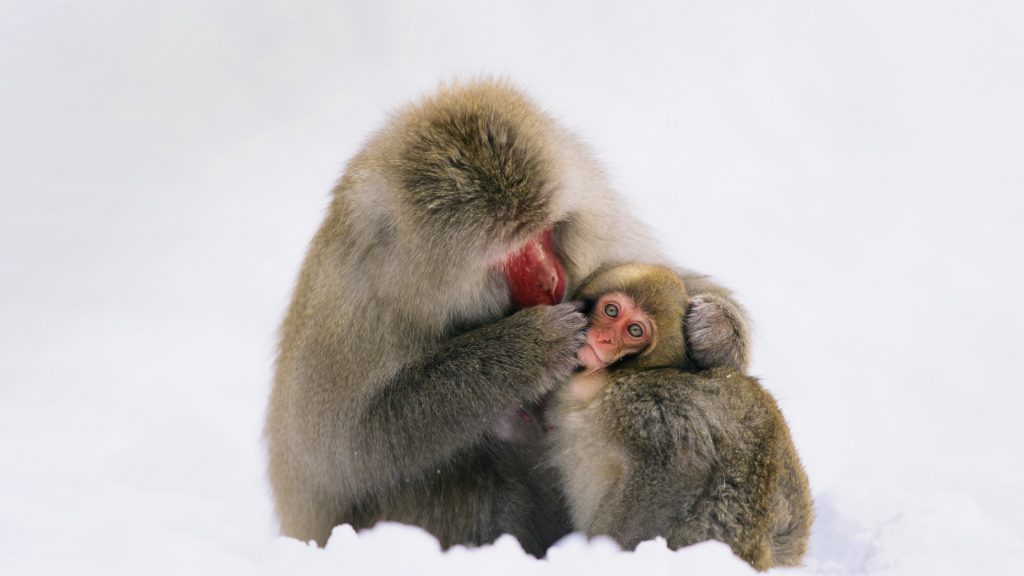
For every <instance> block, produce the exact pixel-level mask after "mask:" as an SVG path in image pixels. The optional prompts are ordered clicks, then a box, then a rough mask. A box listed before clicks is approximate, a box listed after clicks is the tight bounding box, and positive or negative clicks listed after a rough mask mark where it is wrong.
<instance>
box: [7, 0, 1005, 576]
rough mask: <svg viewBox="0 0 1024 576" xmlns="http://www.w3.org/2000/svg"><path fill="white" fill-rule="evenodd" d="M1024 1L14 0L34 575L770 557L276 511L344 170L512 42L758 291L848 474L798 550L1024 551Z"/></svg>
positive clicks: (896, 554)
mask: <svg viewBox="0 0 1024 576" xmlns="http://www.w3.org/2000/svg"><path fill="white" fill-rule="evenodd" d="M1022 29H1024V7H1022V5H1021V4H1020V3H1017V2H1013V1H1012V0H1007V1H995V0H991V1H985V2H967V1H959V2H958V1H950V2H941V3H938V2H929V1H927V0H920V1H910V0H888V1H881V0H879V1H875V0H871V1H862V2H818V1H815V0H793V1H787V2H763V1H759V0H750V1H746V2H710V1H699V2H698V1H686V2H677V3H664V4H659V3H651V2H633V3H629V5H628V7H627V6H626V4H625V3H614V2H562V3H551V2H542V1H531V2H502V3H483V2H480V3H468V2H460V1H457V0H442V1H435V2H430V3H426V2H413V1H408V2H373V3H369V2H365V3H356V2H326V1H320V2H312V1H299V2H262V3H252V2H241V1H225V2H208V1H181V2H175V3H147V2H123V1H122V2H115V1H105V0H97V1H94V2H89V3H73V2H66V1H59V0H51V1H50V2H27V1H23V0H8V1H6V2H3V3H0V78H3V81H2V83H0V274H2V276H0V278H2V280H3V281H2V283H0V326H3V329H2V330H0V462H2V466H0V574H4V575H21V574H68V573H71V574H138V573H146V574H182V573H201V574H202V573H217V574H275V573H277V574H321V573H323V574H326V573H331V574H335V573H339V572H353V573H369V572H373V573H382V574H407V573H413V572H415V573H432V572H440V571H444V572H445V573H447V574H476V573H481V572H485V571H486V572H487V573H494V574H513V573H515V574H522V573H540V574H543V573H550V574H555V573H565V572H570V571H573V572H575V571H583V572H586V573H592V574H605V573H609V574H610V573H622V572H623V571H628V572H630V573H632V572H637V573H652V574H667V573H670V572H671V573H685V572H691V573H715V574H734V573H735V574H742V573H748V572H749V569H748V568H747V567H746V566H745V565H744V564H742V563H741V562H739V561H738V560H736V559H735V558H734V557H733V556H732V555H731V554H730V553H729V551H728V549H727V548H726V547H725V546H724V545H721V544H718V543H714V542H710V543H706V544H702V545H699V546H694V547H692V548H688V549H685V550H681V551H678V552H670V551H668V550H667V549H666V548H665V545H664V542H660V541H654V542H650V543H646V544H644V545H643V546H642V547H641V548H640V549H638V550H637V551H636V552H635V553H632V554H623V553H620V552H618V551H617V549H616V548H615V546H614V544H612V543H610V542H608V541H604V540H596V541H593V542H590V543H587V542H585V541H584V540H583V539H582V538H580V537H578V536H573V537H569V538H567V539H566V540H565V541H563V542H562V543H560V544H559V545H558V546H557V547H556V548H554V549H553V550H552V551H551V553H550V555H549V558H548V559H547V560H544V561H536V560H534V559H532V558H529V557H527V556H525V555H524V554H523V553H522V552H521V551H520V549H519V548H518V545H517V544H516V543H515V542H514V541H512V540H511V539H507V538H506V539H502V540H499V541H498V542H497V543H495V544H494V545H493V546H487V547H483V548H479V549H462V548H458V549H455V550H452V551H450V552H448V553H446V554H442V553H440V552H439V548H438V546H437V544H436V542H434V541H433V539H432V538H430V537H429V536H427V535H425V534H424V533H422V532H421V531H419V530H417V529H415V528H410V527H403V526H397V525H382V526H378V527H377V528H375V529H373V530H370V531H366V532H363V533H360V534H358V535H357V534H355V533H353V532H352V531H351V529H347V528H346V527H339V528H338V529H336V530H335V532H334V534H333V536H332V539H331V540H330V542H329V544H328V546H327V547H326V548H324V549H317V548H315V547H310V546H308V545H306V544H304V543H301V542H297V541H294V540H289V539H285V538H280V537H278V536H277V535H276V529H275V526H274V521H273V515H272V510H271V505H270V498H269V492H268V487H267V483H266V480H265V476H264V468H265V462H264V454H263V447H262V445H261V440H260V432H261V427H262V419H263V410H264V408H265V405H266V398H267V394H268V391H269V383H270V374H271V366H272V361H273V350H274V339H275V330H276V326H277V323H278V322H279V319H280V317H281V315H282V313H283V311H284V308H285V306H286V304H287V301H288V296H289V294H290V290H291V287H292V283H293V282H294V278H295V275H296V272H297V271H298V267H299V264H300V261H301V258H302V255H303V251H304V248H305V245H306V243H307V242H308V241H309V239H310V238H311V236H312V233H313V231H314V230H315V228H316V226H317V224H318V221H319V219H320V218H321V217H322V214H323V210H324V208H325V206H326V201H327V192H328V190H329V188H330V186H331V185H332V183H333V181H334V180H335V179H336V178H337V176H338V175H339V173H340V171H341V169H342V166H343V163H344V161H345V160H346V159H348V158H349V157H351V156H352V155H353V154H354V153H355V151H356V150H358V148H359V146H360V145H361V143H362V142H363V141H364V140H365V138H366V137H367V135H368V134H369V133H370V132H371V131H372V130H373V129H374V128H375V127H376V126H377V125H379V124H380V123H381V122H382V121H383V119H384V118H385V117H386V115H387V113H388V111H389V110H391V109H392V108H393V107H395V106H397V105H400V104H401V103H403V102H406V101H408V100H410V99H412V98H415V97H416V96H417V95H418V94H422V93H424V92H426V91H429V90H430V89H431V88H432V87H434V86H435V85H436V84H437V82H438V81H440V80H444V79H450V78H456V77H467V76H472V75H474V74H479V73H496V74H504V75H507V76H509V77H510V78H512V79H513V80H514V81H515V82H516V83H518V84H519V85H520V86H522V87H523V88H524V89H526V90H527V91H528V92H530V93H531V94H532V95H534V96H535V98H536V99H537V100H538V101H539V102H541V103H542V104H543V105H544V106H545V107H546V108H548V109H549V110H551V111H553V112H554V113H556V114H557V115H559V116H560V117H561V118H562V119H563V121H564V122H565V123H566V124H568V125H570V126H572V127H573V128H574V129H576V130H577V131H579V132H580V133H581V134H583V135H584V137H585V138H586V139H587V140H588V141H590V142H591V143H592V144H593V146H594V147H595V149H596V150H597V151H598V153H599V154H600V156H601V157H602V159H603V160H604V162H605V164H606V165H607V167H608V170H609V173H610V175H611V176H612V178H613V180H614V182H615V183H616V186H617V187H618V189H619V190H621V191H622V192H623V194H624V195H625V196H626V197H627V198H628V199H629V201H630V202H631V203H632V205H633V206H634V207H635V210H636V212H637V214H638V215H639V216H640V217H641V218H643V219H644V220H645V221H646V222H648V223H649V224H650V225H651V226H652V228H653V229H654V230H655V231H656V233H657V234H658V236H659V237H660V239H661V240H662V241H663V243H664V245H665V246H666V248H667V250H668V251H669V252H670V253H671V254H672V255H673V256H674V257H675V259H676V260H677V261H678V262H680V263H681V264H684V265H687V266H690V267H693V268H696V269H699V270H703V271H706V272H709V273H712V274H714V275H715V276H716V277H717V278H718V279H719V280H720V281H722V282H723V283H725V284H726V285H728V286H731V287H733V288H734V289H735V290H736V293H737V296H738V298H739V299H740V300H741V301H742V302H743V303H744V304H745V305H746V306H747V308H748V309H749V311H750V313H751V315H752V316H753V318H754V321H755V324H756V340H755V346H754V354H755V357H754V364H753V370H752V372H753V373H754V374H756V375H758V376H759V377H760V378H761V379H762V382H763V383H764V384H765V386H766V387H767V388H768V389H769V390H771V391H772V393H773V394H774V395H775V396H776V398H777V399H778V400H779V403H780V405H781V407H782V409H783V411H784V413H785V414H786V416H787V419H788V421H789V423H790V426H791V428H792V431H793V436H794V439H795V442H796V444H797V446H798V448H799V450H800V453H801V456H802V458H803V460H804V463H805V465H806V467H807V470H808V475H809V477H810V480H811V484H812V487H813V490H814V493H815V498H816V502H817V521H816V523H815V528H814V534H813V537H812V540H811V550H810V553H809V555H808V558H807V561H806V565H805V566H804V567H803V568H800V569H796V570H790V571H789V572H792V573H794V574H797V573H811V574H864V573H870V574H928V575H932V574H964V573H978V574H1022V573H1024V541H1022V534H1024V497H1022V496H1021V493H1020V488H1021V486H1024V482H1022V480H1024V478H1022V476H1024V474H1022V472H1024V450H1021V449H1020V447H1019V443H1020V439H1021V438H1022V437H1024V435H1022V430H1021V428H1022V425H1021V420H1022V418H1021V412H1020V410H1021V408H1020V407H1021V405H1022V400H1024V386H1021V384H1022V382H1021V381H1020V378H1019V376H1017V374H1018V372H1019V368H1018V366H1019V362H1017V359H1018V358H1019V353H1020V352H1019V351H1020V350H1021V348H1022V347H1021V345H1022V344H1024V342H1022V337H1021V333H1022V331H1021V330H1020V329H1019V328H1018V327H1019V326H1020V325H1021V324H1022V322H1024V308H1022V307H1021V306H1020V305H1019V304H1018V302H1019V295H1020V294H1021V293H1024V268H1022V266H1021V253H1022V250H1021V249H1022V247H1024V226H1022V225H1021V223H1022V222H1024V194H1022V192H1024V170H1022V168H1021V159H1022V158H1024V136H1022V134H1024V113H1022V110H1024V108H1022V107H1021V105H1020V103H1021V102H1024V73H1022V67H1021V63H1022V57H1024V35H1021V34H1020V30H1022ZM780 572H781V571H780Z"/></svg>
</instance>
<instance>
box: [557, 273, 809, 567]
mask: <svg viewBox="0 0 1024 576" xmlns="http://www.w3.org/2000/svg"><path fill="white" fill-rule="evenodd" d="M577 298H579V299H581V300H584V301H586V302H588V303H593V310H592V312H591V320H590V328H589V331H588V335H587V344H585V345H584V346H583V348H582V349H581V351H580V363H581V365H582V366H583V367H584V370H583V372H581V373H579V374H577V375H575V376H573V377H572V378H571V380H570V382H569V385H568V386H566V387H565V388H563V389H561V390H560V391H558V392H556V394H555V399H554V400H553V402H552V406H551V409H550V411H549V414H547V418H548V423H549V424H550V426H551V429H552V432H551V433H550V435H549V440H550V442H551V451H550V457H551V461H552V463H553V464H554V467H555V468H556V470H557V471H558V473H559V475H560V477H561V479H562V485H563V488H564V490H565V494H566V498H567V502H568V505H569V508H570V511H571V514H572V518H573V524H574V527H575V528H576V529H577V530H580V531H583V532H585V533H587V534H588V535H591V536H595V535H600V534H604V535H609V536H611V537H613V538H614V539H615V540H617V541H618V542H619V543H620V544H621V545H622V546H623V547H624V548H626V549H632V548H634V547H636V545H637V544H638V543H640V542H642V541H644V540H648V539H650V538H653V537H655V536H663V537H665V538H666V539H667V541H668V545H669V546H670V547H671V548H673V549H675V548H679V547H682V546H686V545H689V544H694V543H697V542H702V541H704V540H709V539H716V540H720V541H722V542H725V543H727V544H729V545H730V546H731V547H732V549H733V551H734V552H735V553H736V554H737V555H738V556H740V557H741V558H743V559H744V560H746V561H747V562H749V563H750V564H751V565H752V566H753V567H754V568H756V569H758V570H766V569H768V568H769V567H772V566H794V565H798V564H799V563H800V559H801V558H802V556H803V554H804V552H805V550H806V547H807V539H808V536H809V533H810V526H811V520H812V516H813V510H812V503H811V498H810V492H809V489H808V484H807V478H806V475H805V473H804V470H803V467H802V465H801V464H800V461H799V458H798V457H797V453H796V449H795V448H794V446H793V442H792V440H791V439H790V435H789V429H788V427H787V426H786V423H785V420H783V418H782V414H781V413H780V412H779V409H778V407H777V405H776V404H775V401H774V399H773V398H772V397H771V395H770V394H768V392H767V391H765V390H764V389H763V388H762V387H761V386H760V385H759V384H758V382H757V381H756V380H754V379H753V378H750V377H748V376H745V375H744V374H743V373H742V371H741V370H740V369H741V368H742V366H737V365H731V364H728V363H727V364H725V365H724V366H721V367H710V369H705V370H702V371H699V372H693V371H692V369H693V368H694V363H693V362H692V360H691V359H689V358H688V356H687V351H686V345H685V338H686V337H685V334H686V333H687V330H686V326H685V324H686V322H687V318H688V317H687V311H688V309H689V306H690V303H689V298H688V296H687V294H686V289H685V283H684V281H683V280H682V279H681V278H680V277H679V276H677V275H675V274H674V273H673V272H672V271H671V270H668V269H666V268H663V267H659V266H645V265H636V264H630V265H624V266H618V267H611V268H608V269H606V270H602V271H599V272H598V273H596V274H595V276H594V278H592V279H590V280H587V281H585V283H584V285H583V286H582V287H581V288H580V290H579V292H578V294H577ZM722 358H723V359H728V355H726V356H722Z"/></svg>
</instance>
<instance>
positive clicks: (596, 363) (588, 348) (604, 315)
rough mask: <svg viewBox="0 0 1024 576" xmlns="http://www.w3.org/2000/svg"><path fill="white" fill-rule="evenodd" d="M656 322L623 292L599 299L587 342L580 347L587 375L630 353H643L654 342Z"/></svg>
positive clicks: (591, 319) (582, 363) (592, 315)
mask: <svg viewBox="0 0 1024 576" xmlns="http://www.w3.org/2000/svg"><path fill="white" fill-rule="evenodd" d="M654 335H655V334H654V322H652V321H651V319H650V317H648V316H647V314H646V313H645V312H644V311H643V310H641V309H640V307H639V306H637V305H636V302H634V301H633V299H632V298H630V297H629V296H627V295H626V294H624V293H622V292H609V293H608V294H605V295H604V296H601V298H599V299H598V301H597V304H595V305H594V311H593V312H592V313H591V315H590V328H589V329H588V330H587V342H586V344H584V345H583V347H582V348H580V350H579V352H578V358H579V362H580V365H581V366H583V368H584V369H585V370H586V371H587V372H593V371H595V370H601V369H602V368H605V367H607V366H609V365H610V364H614V363H615V362H616V361H617V360H619V359H620V358H622V357H624V356H626V355H629V354H639V353H640V352H643V351H644V350H645V349H646V348H647V347H648V346H650V344H651V343H652V342H653V341H654Z"/></svg>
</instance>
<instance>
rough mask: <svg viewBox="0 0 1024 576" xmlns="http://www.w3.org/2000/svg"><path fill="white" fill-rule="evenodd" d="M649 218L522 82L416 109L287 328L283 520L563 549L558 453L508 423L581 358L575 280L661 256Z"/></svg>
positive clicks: (361, 166) (275, 424) (354, 188)
mask: <svg viewBox="0 0 1024 576" xmlns="http://www.w3.org/2000/svg"><path fill="white" fill-rule="evenodd" d="M644 230H645V228H644V227H643V226H640V225H639V224H638V223H637V221H636V220H635V219H633V218H632V217H631V216H630V215H629V214H628V211H627V210H626V209H625V208H624V206H623V203H622V202H621V201H620V200H619V199H618V197H616V196H615V195H614V194H613V192H612V191H611V190H610V189H609V187H608V185H607V183H606V182H605V180H604V178H603V176H602V172H601V169H600V168H599V167H598V165H597V163H596V162H595V161H594V159H593V158H592V156H591V153H590V152H589V151H588V150H587V149H586V147H585V146H584V145H583V144H581V143H580V142H579V141H578V140H577V139H576V138H575V137H573V136H572V135H571V134H570V133H568V132H567V131H566V130H565V129H563V128H562V127H561V126H559V125H558V124H557V123H556V122H554V121H553V120H552V119H551V118H550V117H549V116H547V115H546V114H544V113H543V112H541V111H540V110H538V109H537V107H536V106H534V105H533V103H531V102H530V101H529V100H528V99H527V98H526V97H524V96H523V95H522V94H520V93H518V92H516V91H515V90H513V89H511V88H509V87H508V86H506V85H504V84H501V83H492V82H480V83H473V84H467V85H457V86H454V87H448V88H444V89H442V90H440V91H439V92H437V93H436V94H434V95H433V96H430V97H428V98H426V99H424V100H422V101H421V102H419V103H417V104H413V105H410V106H408V107H406V108H403V109H402V110H400V111H398V113H396V114H395V115H394V116H393V117H392V118H391V119H390V120H389V121H388V123H387V124H386V125H385V127H384V128H383V129H382V130H380V131H379V132H378V133H377V134H375V135H374V136H373V137H372V138H371V139H370V140H369V141H368V142H367V143H366V145H365V147H364V148H363V150H362V151H361V152H360V153H359V154H358V155H356V157H355V158H353V159H352V160H351V161H350V162H349V164H348V166H347V168H346V171H345V174H344V175H343V176H342V178H341V180H340V182H339V183H338V185H337V186H336V187H335V189H334V191H333V198H332V201H331V205H330V209H329V211H328V213H327V216H326V218H325V219H324V222H323V224H322V225H321V227H320V230H319V231H318V232H317V234H316V236H315V237H314V238H313V241H312V244H311V245H310V248H309V252H308V254H307V256H306V259H305V262H304V263H303V267H302V271H301V273H300V275H299V280H298V284H297V286H296V288H295V293H294V296H293V299H292V302H291V306H290V308H289V310H288V313H287V315H286V317H285V319H284V323H283V325H282V327H281V337H280V349H279V353H278V357H277V363H276V374H275V378H274V386H273V390H272V393H271V397H270V405H269V409H268V414H267V423H266V439H267V446H268V452H269V476H270V483H271V487H272V489H273V495H274V503H275V510H276V512H277V515H278V518H279V519H280V522H281V531H282V532H283V533H284V534H285V535H288V536H293V537H296V538H300V539H303V540H315V541H316V542H317V543H319V544H321V545H323V544H324V543H325V542H326V540H327V538H328V536H329V535H330V532H331V529H332V527H334V526H336V525H338V524H341V523H349V524H352V525H353V526H354V527H356V528H363V527H368V526H372V525H373V524H375V523H376V522H378V521H382V520H394V521H399V522H404V523H408V524H414V525H417V526H421V527H423V528H425V529H426V530H428V531H429V532H431V533H433V534H435V535H436V536H437V537H438V538H439V540H440V541H441V543H442V545H443V546H445V547H447V546H450V545H453V544H458V543H467V544H479V543H483V542H490V541H492V540H494V539H496V538H497V537H498V536H499V535H501V534H503V533H511V534H513V535H514V536H515V537H516V538H518V539H519V541H520V542H521V543H522V545H523V547H524V548H525V549H526V550H527V551H528V552H530V553H531V554H534V555H538V556H539V555H543V554H544V552H545V550H546V549H547V548H548V546H549V545H550V544H551V543H552V542H553V541H554V540H555V539H557V538H558V537H560V536H561V535H563V534H564V533H565V532H567V531H568V530H569V529H570V526H569V524H568V522H567V518H566V514H565V512H564V509H563V508H562V506H561V503H560V497H559V495H558V491H557V486H555V485H554V481H553V480H552V479H551V478H549V477H548V476H546V475H545V474H544V472H543V470H542V469H541V468H542V467H539V466H536V465H535V464H536V460H537V459H538V458H539V456H538V455H539V452H540V450H539V449H537V447H535V446H531V445H530V444H529V443H524V442H523V441H521V439H517V438H512V439H510V438H507V437H506V435H505V434H504V433H505V432H507V431H505V430H502V429H501V428H502V424H501V423H503V422H507V418H506V417H507V416H509V415H512V416H515V414H516V413H517V411H518V410H519V409H520V407H522V406H529V405H532V404H534V403H536V402H537V401H538V400H539V399H540V398H542V397H543V396H544V395H546V394H547V393H548V392H549V391H550V390H551V388H552V387H553V385H554V384H555V383H557V382H562V381H564V380H566V379H567V378H568V376H569V375H570V374H571V373H572V371H573V370H574V369H575V368H576V366H577V363H576V353H577V350H578V349H579V347H580V345H581V344H582V342H583V339H584V329H585V326H586V318H585V317H584V316H583V315H582V314H581V313H580V312H579V309H578V307H577V306H576V305H575V304H571V303H566V304H562V303H560V302H562V300H563V297H564V294H565V293H566V292H569V293H571V292H573V291H575V289H576V287H577V285H578V284H579V282H580V280H581V279H583V278H585V277H586V276H588V275H589V274H590V273H591V272H593V271H594V269H595V268H597V267H598V266H599V265H601V264H602V263H603V262H606V261H626V260H639V259H641V258H642V259H645V260H650V259H655V260H658V259H660V258H661V256H660V255H659V253H658V251H657V250H656V249H655V248H654V243H653V242H652V241H651V239H650V238H649V237H648V236H647V235H646V234H645V233H644ZM691 277H692V278H693V281H694V283H695V284H699V285H701V286H702V287H703V288H702V290H700V292H701V297H703V298H706V299H707V301H708V302H710V303H711V306H709V307H708V309H707V310H706V311H705V312H703V313H702V314H701V315H699V316H700V317H699V318H698V320H701V321H704V322H706V323H708V324H709V325H711V326H712V327H714V326H718V327H719V329H717V331H716V330H712V332H715V334H728V333H735V332H736V330H737V328H736V326H735V321H736V320H737V319H738V321H739V322H740V325H741V326H740V330H741V329H742V318H741V317H738V316H737V317H735V318H734V317H732V316H729V315H728V314H725V313H723V310H726V309H730V308H732V307H734V304H733V303H731V302H729V301H728V293H726V292H725V291H724V290H722V289H721V288H719V287H716V286H714V285H712V284H710V283H707V282H705V281H704V280H703V279H701V278H699V277H697V276H695V275H694V276H691ZM691 288H692V286H691ZM539 304H552V305H551V306H538V305H539ZM688 337H690V338H691V339H693V340H694V341H695V342H696V344H697V345H701V344H703V345H705V346H706V347H708V348H709V349H711V348H714V349H718V348H719V346H720V343H718V342H717V341H716V340H715V337H714V336H713V335H709V334H703V333H701V334H696V333H695V334H688ZM735 340H736V342H729V343H726V346H728V347H731V348H732V349H737V350H743V351H745V344H744V343H743V341H742V338H736V339H735ZM744 353H745V352H744Z"/></svg>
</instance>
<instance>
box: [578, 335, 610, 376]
mask: <svg viewBox="0 0 1024 576" xmlns="http://www.w3.org/2000/svg"><path fill="white" fill-rule="evenodd" d="M576 358H577V360H578V361H579V364H580V368H581V371H582V372H584V373H590V372H596V371H598V370H600V369H602V368H604V367H605V366H607V365H608V362H606V361H605V359H604V358H602V357H601V355H600V354H598V352H597V350H595V349H594V347H593V346H591V344H590V342H586V343H584V344H583V346H581V347H580V349H579V350H578V351H577V352H576Z"/></svg>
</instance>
